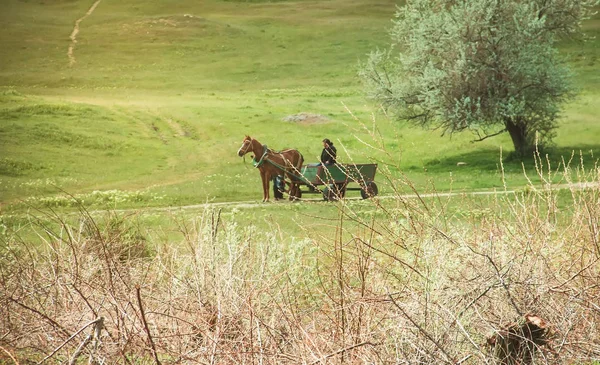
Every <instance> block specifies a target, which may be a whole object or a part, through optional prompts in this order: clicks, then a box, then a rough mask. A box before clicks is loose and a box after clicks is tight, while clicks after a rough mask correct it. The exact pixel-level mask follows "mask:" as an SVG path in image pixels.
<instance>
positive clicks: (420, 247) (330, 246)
mask: <svg viewBox="0 0 600 365" xmlns="http://www.w3.org/2000/svg"><path fill="white" fill-rule="evenodd" d="M540 176H541V177H542V180H544V176H543V174H541V175H540ZM580 180H581V181H582V182H586V183H587V184H588V188H586V189H576V188H571V189H567V190H563V193H562V194H564V192H565V191H566V192H568V193H569V194H564V195H565V196H567V195H569V199H566V198H565V199H559V198H558V196H559V192H558V191H557V190H554V189H552V188H551V184H549V183H547V184H546V185H544V186H542V187H541V188H539V187H538V188H534V187H533V186H532V187H531V188H529V189H527V190H526V191H525V192H523V193H519V194H506V195H499V196H498V197H497V198H496V201H493V202H492V203H491V204H492V205H491V206H483V207H477V206H475V204H474V203H473V204H471V205H468V206H463V207H462V210H456V209H452V207H453V206H455V202H456V201H457V199H462V198H460V197H459V198H456V197H454V198H443V197H441V196H437V197H436V198H434V199H426V198H424V197H421V198H417V199H407V198H403V195H402V192H403V191H406V189H408V190H410V189H411V185H410V183H406V182H405V183H402V182H396V183H395V184H394V186H395V187H396V188H397V193H398V196H397V197H396V198H395V199H394V200H387V201H384V200H377V199H374V200H373V201H372V203H371V205H369V210H368V211H365V209H364V207H365V206H364V204H362V205H360V206H359V207H357V206H358V205H353V203H352V202H348V201H342V202H338V203H331V204H332V205H331V206H332V209H333V207H334V206H335V207H337V209H338V212H339V214H338V219H337V221H334V222H331V227H330V229H331V232H332V233H335V235H333V234H332V235H331V236H326V237H320V236H318V235H316V234H312V233H310V232H307V238H306V239H303V240H300V241H296V242H294V243H293V244H289V245H285V244H282V243H281V242H282V241H281V239H280V236H279V233H282V232H277V230H275V232H271V233H266V234H265V233H260V232H257V231H256V229H255V228H253V227H239V226H238V225H237V224H236V223H235V220H234V219H228V218H227V219H226V217H224V216H222V215H221V214H220V212H219V211H212V210H207V211H205V212H204V213H203V214H201V215H199V216H198V217H197V219H195V220H193V221H191V222H190V221H180V222H179V227H180V237H181V239H180V241H179V242H172V241H171V242H163V243H160V242H149V239H148V236H147V235H145V234H143V233H142V232H143V230H142V229H140V227H136V225H135V223H134V222H135V219H134V218H132V217H127V216H119V215H117V214H114V213H107V216H106V217H104V218H94V217H92V216H91V215H90V214H89V213H88V212H86V211H85V210H84V209H82V210H81V214H80V217H79V219H78V222H77V223H76V224H74V223H67V222H66V221H65V220H64V219H63V218H61V217H60V216H59V215H52V219H53V220H54V222H55V224H52V225H47V224H44V223H41V222H40V223H38V224H33V225H32V228H31V229H34V230H36V232H37V233H38V237H39V239H38V240H37V241H36V242H31V240H25V239H19V234H18V232H15V233H13V234H9V235H6V236H5V237H4V238H3V240H4V242H3V243H2V248H1V256H0V301H1V305H0V363H7V364H9V363H19V364H33V363H40V362H43V363H69V364H75V363H84V362H86V361H89V362H90V363H121V364H173V363H186V364H196V363H198V364H326V363H340V364H341V363H344V364H385V363H393V364H592V363H594V361H596V363H597V362H598V361H599V359H600V327H599V325H600V263H599V260H600V186H599V184H600V170H599V169H595V170H594V171H588V172H585V171H582V172H581V173H580ZM465 201H466V199H465ZM565 201H569V203H568V204H567V203H564V202H565ZM465 204H466V203H465ZM457 212H458V213H457Z"/></svg>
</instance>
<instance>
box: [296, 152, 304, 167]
mask: <svg viewBox="0 0 600 365" xmlns="http://www.w3.org/2000/svg"><path fill="white" fill-rule="evenodd" d="M296 151H298V150H296ZM298 154H299V155H300V158H299V159H298V162H297V163H296V170H298V171H300V168H301V167H302V164H304V156H302V153H300V151H298Z"/></svg>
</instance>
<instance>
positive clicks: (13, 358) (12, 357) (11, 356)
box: [0, 346, 19, 365]
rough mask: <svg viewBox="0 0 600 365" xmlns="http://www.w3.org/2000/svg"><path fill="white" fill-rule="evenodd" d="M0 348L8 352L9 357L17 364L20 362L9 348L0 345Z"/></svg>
mask: <svg viewBox="0 0 600 365" xmlns="http://www.w3.org/2000/svg"><path fill="white" fill-rule="evenodd" d="M0 350H2V351H4V352H6V354H7V355H8V357H10V359H11V360H12V361H13V362H14V363H15V364H16V365H19V362H18V361H17V359H15V357H14V356H13V355H12V354H11V353H10V351H8V350H7V349H5V348H4V347H2V346H0Z"/></svg>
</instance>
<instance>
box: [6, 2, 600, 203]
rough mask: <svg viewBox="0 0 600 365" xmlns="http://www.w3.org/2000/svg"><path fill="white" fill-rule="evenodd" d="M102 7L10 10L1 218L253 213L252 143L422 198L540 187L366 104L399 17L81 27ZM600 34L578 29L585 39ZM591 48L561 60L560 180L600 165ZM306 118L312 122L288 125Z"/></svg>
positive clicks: (281, 6) (498, 152)
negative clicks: (206, 209)
mask: <svg viewBox="0 0 600 365" xmlns="http://www.w3.org/2000/svg"><path fill="white" fill-rule="evenodd" d="M92 4H93V3H92V2H91V1H90V2H83V1H16V0H7V1H3V2H2V4H0V21H1V22H2V24H3V25H2V28H3V30H2V32H1V34H0V45H1V47H0V58H1V60H2V63H1V68H0V141H1V146H0V148H1V153H0V203H1V204H2V205H1V206H2V210H4V211H10V210H15V209H16V210H20V209H21V208H22V207H23V205H24V204H23V202H24V201H27V202H35V201H43V202H45V204H49V205H52V204H55V205H57V206H60V205H64V204H63V202H60V201H54V203H53V202H52V199H51V197H53V196H57V195H64V194H71V195H73V196H77V197H81V199H83V200H86V199H87V201H88V202H102V201H108V202H112V203H113V207H119V208H126V207H142V206H179V205H190V204H198V203H205V202H225V201H258V200H260V199H261V187H260V179H259V176H258V173H257V172H256V171H254V169H253V167H252V165H251V163H250V158H247V159H245V160H244V159H241V158H239V157H237V155H236V151H237V149H238V148H239V145H240V143H241V141H242V139H243V137H244V135H246V134H248V135H251V136H252V137H255V138H256V139H258V140H259V141H261V142H262V143H264V144H267V145H268V146H269V147H272V148H274V149H283V148H287V147H293V148H297V149H299V150H300V151H301V152H302V153H303V155H304V156H305V159H306V160H307V161H316V160H317V156H318V155H319V154H320V150H321V140H322V139H323V138H325V137H327V138H330V139H331V140H333V141H334V143H335V144H336V145H337V147H338V149H339V150H340V152H339V153H340V156H341V157H340V159H341V160H343V161H348V162H349V161H354V162H377V163H379V167H380V169H379V170H380V172H386V171H387V173H389V174H390V176H392V177H397V176H400V175H402V176H405V177H407V178H409V179H410V180H411V181H413V182H414V184H415V186H416V187H417V188H418V189H420V190H429V189H436V190H440V191H448V190H450V189H452V190H459V191H472V190H486V189H494V188H501V187H503V181H502V174H504V176H505V183H506V185H507V187H508V188H510V189H520V188H522V187H523V186H524V184H525V183H526V182H527V181H526V179H525V177H524V174H523V167H524V168H525V171H529V172H532V171H534V165H533V159H531V160H526V161H524V165H522V164H521V161H513V160H511V159H510V158H507V157H510V152H511V150H512V145H511V143H510V140H509V138H508V136H500V137H497V138H493V139H488V140H485V141H483V142H479V143H472V142H471V140H472V139H473V138H474V136H472V135H468V134H462V135H454V136H452V137H451V138H450V137H448V136H440V133H439V131H435V130H431V131H430V130H418V129H414V128H410V127H408V126H406V125H404V124H403V123H402V122H398V121H392V120H389V119H388V118H387V117H386V116H385V115H383V114H382V113H381V112H380V111H379V110H378V108H377V106H376V105H373V104H370V103H369V102H368V101H367V100H365V99H364V97H363V94H362V90H361V86H360V83H359V80H358V79H357V77H356V71H357V69H358V67H359V64H360V62H361V61H364V60H365V58H366V57H365V56H366V54H367V53H368V52H370V51H371V50H374V49H376V48H377V47H386V46H387V44H388V40H389V36H388V34H387V29H388V28H389V26H390V19H391V18H392V16H393V14H394V11H395V6H396V1H388V0H378V1H369V2H368V3H367V2H365V1H359V0H344V1H342V0H331V1H278V2H263V1H252V2H242V1H202V2H191V1H189V2H182V1H161V2H160V3H156V4H155V3H148V2H145V1H121V2H108V1H106V2H102V1H101V2H99V3H98V4H97V6H96V7H95V8H94V9H93V12H92V13H91V14H90V15H88V16H85V14H86V12H88V10H90V7H91V6H92ZM84 16H85V17H84ZM78 19H80V21H79V22H78V26H79V31H78V33H77V34H76V42H73V41H72V40H71V39H70V35H71V34H72V32H73V30H74V24H75V22H76V20H78ZM599 19H600V18H598V16H596V18H595V19H592V20H590V21H587V22H586V23H585V29H586V31H587V32H588V34H589V35H590V36H596V35H598V32H599V30H598V24H599V23H600V20H599ZM598 44H599V41H598V39H597V37H596V39H592V40H590V41H588V42H565V43H564V44H563V45H562V48H563V50H564V52H563V53H564V54H565V56H568V57H570V58H569V59H570V60H571V61H570V62H572V65H573V69H574V71H575V72H576V78H575V82H576V83H577V85H578V86H579V87H580V89H581V93H580V95H579V97H578V99H576V100H574V101H573V102H572V103H570V104H569V105H566V106H565V112H564V116H563V119H562V120H561V127H560V129H559V130H558V137H557V138H556V140H555V145H554V146H552V147H551V148H549V149H547V150H546V151H544V153H548V155H549V158H550V160H551V161H552V162H553V164H555V166H557V165H558V164H559V163H560V162H561V160H562V159H563V158H564V159H566V160H569V159H570V158H571V155H572V153H574V154H575V160H576V161H577V162H578V163H579V160H580V154H581V155H582V156H583V160H584V162H585V164H590V165H593V164H594V163H595V161H596V159H597V156H598V150H599V148H600V143H599V142H598V141H599V140H600V139H599V138H598V137H600V123H598V120H597V115H598V108H599V107H598V103H597V100H598V96H599V95H598V93H599V90H598V88H597V85H598V84H599V82H600V80H599V75H600V71H599V69H598V53H599V51H598V49H599V47H598ZM70 47H72V52H71V54H70V55H69V48H70ZM299 113H312V114H317V115H319V116H320V118H319V119H318V120H312V121H311V120H309V121H304V122H287V121H284V118H285V117H287V116H291V115H295V114H299ZM503 160H504V162H503V164H501V162H502V161H503ZM459 162H463V163H464V164H459V165H460V166H457V163H459ZM501 165H503V166H501ZM502 170H503V171H502ZM378 182H379V184H380V193H381V194H386V192H389V189H388V188H387V187H386V179H385V178H383V177H382V175H379V179H378ZM94 192H95V193H94ZM92 194H95V195H94V196H92ZM25 205H27V204H25Z"/></svg>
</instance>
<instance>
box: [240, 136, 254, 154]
mask: <svg viewBox="0 0 600 365" xmlns="http://www.w3.org/2000/svg"><path fill="white" fill-rule="evenodd" d="M245 141H248V145H247V146H246V149H245V150H244V155H245V154H246V153H248V149H249V148H250V147H251V146H252V140H251V139H246V140H245ZM240 149H241V148H240Z"/></svg>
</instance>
